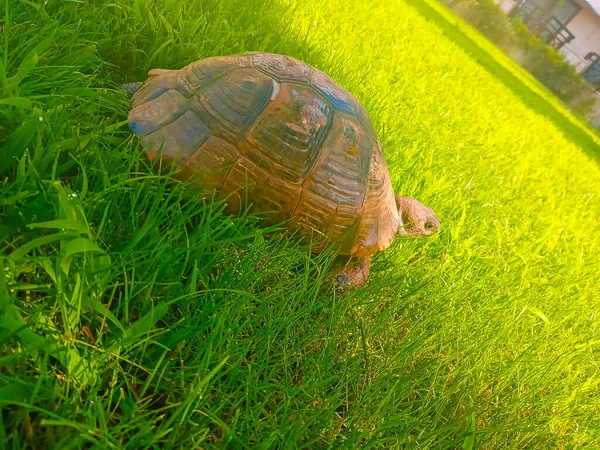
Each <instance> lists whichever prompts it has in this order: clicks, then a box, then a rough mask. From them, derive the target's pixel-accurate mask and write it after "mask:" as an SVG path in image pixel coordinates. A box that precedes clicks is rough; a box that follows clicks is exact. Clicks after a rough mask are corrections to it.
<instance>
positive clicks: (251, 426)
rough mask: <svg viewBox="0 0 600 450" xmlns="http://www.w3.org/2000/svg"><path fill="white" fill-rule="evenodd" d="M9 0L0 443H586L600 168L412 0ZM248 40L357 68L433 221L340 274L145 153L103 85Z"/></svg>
mask: <svg viewBox="0 0 600 450" xmlns="http://www.w3.org/2000/svg"><path fill="white" fill-rule="evenodd" d="M6 5H8V9H5V10H4V11H3V13H2V14H1V16H2V17H3V18H4V19H3V26H4V31H5V33H4V38H5V41H4V43H3V47H2V48H3V50H2V54H1V57H0V61H2V65H1V67H0V88H1V89H2V98H1V99H0V117H2V120H1V121H0V127H1V128H0V131H1V134H0V142H1V143H2V145H3V153H2V159H1V160H0V164H2V166H0V170H1V171H2V176H3V177H4V178H3V182H2V187H1V190H0V207H1V208H2V209H1V214H2V222H1V227H0V233H1V235H2V240H3V244H2V248H3V261H4V267H5V269H4V271H5V272H4V273H5V276H4V277H1V278H0V309H1V311H0V312H1V315H0V338H1V339H2V341H1V342H2V344H1V345H2V351H3V352H2V353H3V354H2V356H1V359H0V360H1V361H2V372H1V374H0V379H1V382H2V384H1V386H0V401H2V403H3V414H2V416H1V419H2V422H1V423H0V425H1V426H0V433H1V434H2V436H0V437H1V439H0V442H10V443H11V445H12V447H13V448H20V447H38V448H39V447H56V448H80V447H82V446H86V445H87V446H94V445H95V446H96V447H97V448H136V449H137V448H153V446H154V447H160V448H223V447H227V446H229V447H232V448H259V445H262V447H260V448H294V447H305V448H315V447H317V448H328V447H333V448H357V447H359V446H363V447H369V448H372V447H380V448H390V447H391V448H402V447H406V448H465V449H469V448H577V447H578V446H579V447H582V446H584V445H586V444H588V445H591V446H594V445H598V444H599V442H600V436H599V433H600V431H599V430H600V422H599V420H598V417H599V415H598V413H599V411H598V407H599V404H598V402H599V400H598V396H597V395H596V394H597V390H598V383H599V380H600V374H599V372H598V361H597V355H596V353H595V352H596V347H597V345H598V340H599V338H598V336H597V331H596V328H597V325H598V319H597V317H596V312H597V309H598V305H599V301H600V298H599V297H598V292H600V277H599V276H598V272H597V271H598V262H599V259H598V253H599V250H600V240H599V237H598V230H599V228H600V227H599V225H600V223H599V222H598V217H599V212H600V202H599V198H598V187H599V186H600V171H599V170H598V166H597V164H596V163H595V162H593V161H592V160H591V159H590V158H589V157H588V156H586V155H585V154H584V153H583V152H582V151H581V148H580V147H579V145H578V143H577V142H572V141H569V140H568V139H567V138H566V137H565V136H566V134H565V133H564V132H563V130H561V129H560V128H558V127H557V125H556V122H553V121H551V120H549V119H548V118H547V117H545V116H543V115H540V114H538V113H536V112H535V111H534V110H532V109H530V108H529V107H528V105H527V101H525V100H524V99H523V98H522V97H517V96H516V95H515V93H514V92H513V91H512V90H511V89H509V88H507V87H506V86H505V85H504V84H503V82H502V81H501V80H500V79H498V78H496V77H494V76H492V75H491V74H490V72H489V71H488V70H486V69H485V68H483V67H481V66H479V65H478V64H477V63H476V62H475V61H474V60H473V59H472V58H471V57H469V56H468V55H467V54H466V53H464V52H463V51H462V50H461V48H460V47H459V46H457V45H456V44H455V43H453V42H452V41H450V40H449V39H448V38H447V37H446V36H445V35H444V34H443V33H442V32H441V30H440V29H438V28H437V26H436V25H435V23H434V22H431V21H430V20H428V18H427V17H424V16H421V15H420V14H419V13H418V12H417V11H416V10H415V9H413V7H412V6H409V5H408V4H406V3H404V2H402V1H395V2H391V3H386V4H381V5H374V4H369V3H367V2H365V3H362V2H358V1H356V2H354V1H352V2H347V1H344V2H342V1H340V2H310V1H309V2H303V3H297V4H296V3H289V4H288V3H286V2H278V3H270V2H269V3H264V2H253V3H251V4H250V3H249V2H248V1H244V2H241V1H237V0H235V1H227V2H219V1H214V2H213V1H211V2H199V1H192V2H175V1H167V2H153V1H150V0H138V1H134V2H121V1H117V2H103V1H97V2H93V3H89V2H88V3H76V2H72V3H64V2H56V3H55V2H48V3H47V4H45V5H38V4H36V5H35V6H34V5H33V4H28V3H25V2H8V3H6ZM4 7H5V6H4ZM40 36H41V37H42V38H41V39H40ZM248 50H264V51H271V52H276V53H287V54H290V55H291V56H295V57H298V58H301V59H303V60H305V61H307V62H309V63H311V64H313V65H315V66H317V67H319V68H320V69H323V70H325V71H327V72H328V73H329V74H331V75H332V76H333V77H334V78H335V79H336V80H338V81H339V82H340V83H341V84H342V85H343V86H345V87H347V88H349V89H351V90H352V92H354V93H355V94H356V95H357V97H359V98H360V100H361V101H362V102H363V103H364V105H365V106H366V108H367V110H368V111H369V114H370V116H371V118H372V120H373V123H374V126H375V128H376V130H377V133H378V135H379V137H380V139H381V141H382V144H383V146H384V149H385V151H386V155H387V157H388V161H389V166H390V169H391V174H392V179H393V184H394V187H395V188H396V189H397V190H398V191H399V192H402V193H403V194H405V195H410V196H414V197H416V198H418V199H420V200H421V201H423V202H424V203H427V204H429V205H431V206H432V207H433V208H434V209H435V210H436V212H437V213H438V215H439V216H440V218H441V221H442V233H441V234H440V235H439V236H436V237H434V238H431V239H427V240H405V241H399V242H397V243H396V244H395V245H394V246H393V247H392V248H391V249H390V250H389V251H386V252H385V253H382V254H379V255H377V257H376V258H375V259H374V264H373V273H372V277H371V282H370V283H369V284H368V285H367V286H365V287H364V288H363V289H361V290H359V291H357V292H353V293H351V294H350V295H347V296H344V297H338V296H336V295H335V294H334V292H333V291H332V289H331V286H330V285H328V284H327V283H326V282H324V279H325V277H326V274H327V268H328V266H329V265H330V264H331V262H332V255H330V254H323V255H310V254H309V253H308V252H307V251H306V249H305V248H303V247H300V246H298V245H297V244H296V243H295V242H294V241H288V240H285V239H282V238H281V237H270V236H269V234H270V233H269V230H265V229H261V228H258V227H256V219H255V218H254V217H251V216H245V217H241V218H230V217H227V216H225V215H223V214H222V213H221V206H222V205H220V204H219V203H202V202H201V201H200V199H199V197H198V195H197V193H194V192H193V191H190V190H187V189H185V188H184V186H182V185H181V184H179V183H177V182H175V181H173V180H172V179H171V178H170V177H169V175H168V173H163V174H159V172H158V171H157V170H155V168H152V167H149V166H148V164H147V163H146V162H145V161H144V160H143V158H141V154H140V152H141V149H140V148H139V147H138V146H137V143H136V142H135V140H133V139H131V137H130V133H129V132H128V130H127V127H126V124H125V118H126V113H127V107H128V101H127V97H126V95H125V94H124V93H123V92H120V91H119V90H118V89H116V87H117V83H118V82H121V81H125V80H127V81H136V80H139V79H143V77H144V76H145V73H146V71H147V70H148V69H150V68H152V67H165V68H179V67H182V66H183V65H185V64H186V63H188V62H191V61H193V60H196V59H199V58H202V57H206V56H210V55H215V54H230V53H238V52H243V51H248ZM498 58H499V57H498ZM6 99H9V100H8V101H7V100H6ZM557 105H558V104H557ZM559 106H560V105H558V106H557V107H559ZM40 118H41V120H40ZM574 123H575V122H574ZM12 156H15V157H17V162H15V163H13V160H12V159H11V157H12Z"/></svg>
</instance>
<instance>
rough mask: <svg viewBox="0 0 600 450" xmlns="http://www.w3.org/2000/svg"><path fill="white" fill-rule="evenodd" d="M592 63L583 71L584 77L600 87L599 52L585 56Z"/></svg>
mask: <svg viewBox="0 0 600 450" xmlns="http://www.w3.org/2000/svg"><path fill="white" fill-rule="evenodd" d="M585 59H587V60H588V61H591V64H590V65H589V66H588V67H587V69H585V71H584V72H583V77H584V78H585V79H586V80H587V81H588V83H590V84H591V85H593V86H596V87H597V88H600V56H598V54H597V53H588V55H587V56H586V57H585Z"/></svg>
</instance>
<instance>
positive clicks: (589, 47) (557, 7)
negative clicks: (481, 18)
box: [496, 0, 600, 89]
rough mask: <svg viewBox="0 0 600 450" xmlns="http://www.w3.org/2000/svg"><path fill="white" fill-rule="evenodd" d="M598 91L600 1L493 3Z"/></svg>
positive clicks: (516, 0) (501, 0) (517, 0)
mask: <svg viewBox="0 0 600 450" xmlns="http://www.w3.org/2000/svg"><path fill="white" fill-rule="evenodd" d="M496 1H497V2H498V4H499V5H500V7H501V8H502V9H503V10H504V11H506V13H508V15H509V16H512V17H519V18H521V20H522V21H523V23H524V24H525V25H527V26H528V27H529V29H531V31H533V32H534V33H535V34H536V35H538V36H539V38H540V39H541V40H542V41H544V42H546V43H548V44H550V45H552V46H553V47H554V48H556V49H557V50H559V51H560V52H561V53H563V54H564V55H565V57H566V58H567V60H568V61H569V62H571V63H572V64H573V65H574V66H575V67H576V68H577V71H578V72H579V73H581V74H582V75H583V76H584V78H585V79H587V80H588V82H589V83H590V84H591V85H592V86H594V87H595V88H596V89H600V0H496Z"/></svg>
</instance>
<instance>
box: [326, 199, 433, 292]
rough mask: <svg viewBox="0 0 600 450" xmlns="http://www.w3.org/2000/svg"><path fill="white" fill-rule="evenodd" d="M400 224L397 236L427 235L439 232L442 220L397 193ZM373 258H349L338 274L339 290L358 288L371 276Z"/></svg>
mask: <svg viewBox="0 0 600 450" xmlns="http://www.w3.org/2000/svg"><path fill="white" fill-rule="evenodd" d="M396 205H397V206H398V215H399V217H400V221H401V222H400V224H399V226H398V231H397V233H396V234H397V236H407V237H426V236H431V235H433V234H435V233H437V232H438V231H439V229H440V221H439V219H438V218H437V216H436V215H435V213H434V212H433V210H432V209H431V208H429V207H427V206H425V205H423V204H422V203H420V202H418V201H417V200H415V199H413V198H410V197H403V196H400V195H396ZM370 269H371V258H370V257H367V258H358V259H356V258H352V257H351V258H349V259H348V261H347V263H346V265H345V266H344V268H343V269H342V270H341V271H340V272H339V273H338V274H337V275H336V277H335V285H336V289H337V290H338V291H339V292H346V291H348V290H349V289H356V288H358V287H360V286H362V285H363V284H364V283H365V282H366V281H367V279H368V278H369V272H370Z"/></svg>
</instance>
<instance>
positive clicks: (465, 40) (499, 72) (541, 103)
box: [405, 0, 600, 162]
mask: <svg viewBox="0 0 600 450" xmlns="http://www.w3.org/2000/svg"><path fill="white" fill-rule="evenodd" d="M405 1H406V3H407V4H409V5H410V6H412V7H413V8H415V9H416V10H417V11H418V12H419V13H420V14H421V15H423V16H424V17H426V18H429V19H431V20H433V21H435V23H436V25H438V26H439V27H440V29H441V30H442V31H443V33H444V35H446V36H447V37H448V38H449V39H451V40H452V41H453V42H455V43H456V44H458V45H459V46H461V47H462V48H463V49H464V50H465V51H466V52H467V53H468V54H470V55H471V56H472V57H473V58H474V59H475V60H476V61H477V62H478V63H479V64H480V65H481V66H482V67H483V68H485V69H486V70H487V71H488V72H490V73H491V74H492V75H494V76H495V77H497V78H499V79H500V80H501V81H502V82H503V83H504V84H505V85H506V86H507V87H508V88H509V89H510V90H511V91H512V92H514V93H515V94H516V95H517V96H519V97H520V98H521V99H523V100H524V101H525V102H526V104H527V105H528V106H529V107H530V108H531V109H533V110H534V111H535V112H537V113H539V114H542V115H543V116H545V117H547V118H549V119H550V120H552V122H554V124H556V125H557V126H558V127H559V128H560V129H561V130H562V132H563V134H564V135H565V137H566V138H567V139H569V140H570V141H572V142H574V143H575V144H577V145H578V146H580V147H581V148H582V149H583V150H584V151H585V152H586V154H588V155H589V156H590V157H592V158H594V159H595V160H596V161H598V162H600V146H599V145H598V144H597V143H596V141H594V139H593V137H592V136H590V135H589V134H588V133H586V131H585V129H583V128H581V127H579V126H577V125H575V124H574V123H572V122H571V121H569V120H568V119H567V118H566V117H565V116H564V114H562V113H561V112H560V111H558V110H557V109H556V108H555V107H554V106H553V105H552V104H551V103H549V102H548V101H547V100H546V99H544V98H543V97H542V96H541V95H539V94H537V93H536V92H534V91H532V90H531V89H530V88H529V87H528V86H527V85H526V84H525V83H523V81H521V80H520V79H519V78H518V77H517V76H515V75H514V74H513V73H511V72H510V71H509V70H508V69H506V68H505V67H503V66H502V65H501V64H500V63H499V62H498V61H496V59H494V57H493V56H492V55H490V54H489V53H488V52H487V51H485V50H484V49H483V48H481V47H480V46H479V45H478V44H477V43H476V42H475V41H473V40H472V39H471V38H470V37H469V36H467V35H466V34H464V33H463V32H462V31H460V29H458V28H457V26H456V25H455V24H453V23H451V22H449V21H448V20H447V19H446V18H445V17H444V16H443V15H441V14H440V13H439V12H437V11H436V10H435V9H434V8H433V7H431V6H430V5H428V4H427V3H425V2H424V1H423V0H405ZM499 51H502V50H499Z"/></svg>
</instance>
